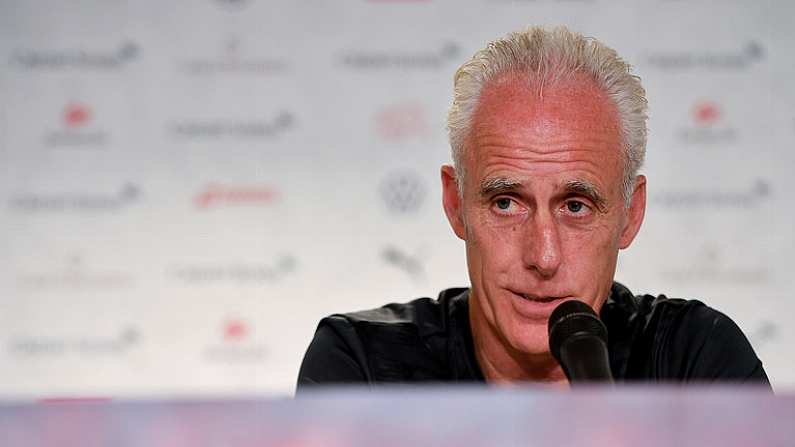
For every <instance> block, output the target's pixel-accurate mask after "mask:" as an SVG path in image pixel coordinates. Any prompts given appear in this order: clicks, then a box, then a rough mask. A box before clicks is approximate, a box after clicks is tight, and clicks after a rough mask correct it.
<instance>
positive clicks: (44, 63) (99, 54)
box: [10, 41, 140, 70]
mask: <svg viewBox="0 0 795 447" xmlns="http://www.w3.org/2000/svg"><path fill="white" fill-rule="evenodd" d="M139 53H140V49H139V47H138V45H137V44H136V43H135V42H132V41H127V42H123V43H122V44H120V45H119V46H117V47H116V48H111V49H107V50H93V49H92V50H89V49H84V48H74V49H59V50H35V49H19V50H15V51H13V52H12V53H11V58H10V64H11V65H12V66H16V67H19V68H22V69H27V70H67V69H75V70H119V69H122V68H124V67H125V66H126V65H127V64H128V63H130V62H132V61H134V60H135V59H137V58H138V55H139Z"/></svg>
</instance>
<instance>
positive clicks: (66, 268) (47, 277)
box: [17, 256, 134, 290]
mask: <svg viewBox="0 0 795 447" xmlns="http://www.w3.org/2000/svg"><path fill="white" fill-rule="evenodd" d="M133 283H134V281H133V278H132V276H130V275H129V274H128V273H127V272H124V271H118V270H113V269H108V268H103V267H95V266H88V265H86V262H85V260H84V259H83V258H82V257H80V256H72V257H70V258H69V259H67V260H66V262H65V263H64V264H63V265H61V266H59V267H57V268H55V269H51V270H40V271H34V272H23V273H21V274H19V275H18V277H17V284H18V286H19V287H20V288H22V289H27V290H49V289H56V290H58V289H60V290H75V289H77V290H98V289H101V290H108V289H124V288H128V287H131V286H132V285H133Z"/></svg>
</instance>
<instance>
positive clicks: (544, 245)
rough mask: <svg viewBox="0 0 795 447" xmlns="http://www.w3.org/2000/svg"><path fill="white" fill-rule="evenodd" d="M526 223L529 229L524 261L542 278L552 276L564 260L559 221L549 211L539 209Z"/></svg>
mask: <svg viewBox="0 0 795 447" xmlns="http://www.w3.org/2000/svg"><path fill="white" fill-rule="evenodd" d="M526 225H527V226H528V229H527V233H526V236H525V237H526V243H525V245H524V252H523V253H522V255H523V259H522V261H523V262H524V265H525V266H527V268H529V269H531V270H535V271H536V272H537V273H538V275H539V276H541V277H542V278H551V277H552V276H554V275H555V273H556V272H557V271H558V268H560V264H561V262H562V256H561V245H560V243H561V241H560V233H559V230H558V226H557V223H556V222H555V219H554V218H553V217H552V216H551V215H550V213H549V212H543V211H540V210H539V211H537V212H536V213H534V215H533V216H532V217H531V218H530V219H528V221H527V224H526Z"/></svg>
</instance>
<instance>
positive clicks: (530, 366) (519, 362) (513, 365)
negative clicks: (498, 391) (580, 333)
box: [469, 290, 569, 386]
mask: <svg viewBox="0 0 795 447" xmlns="http://www.w3.org/2000/svg"><path fill="white" fill-rule="evenodd" d="M474 293H475V292H474V290H470V296H469V325H470V328H471V330H472V340H473V344H474V349H475V357H476V358H477V361H478V364H479V365H480V370H481V371H482V372H483V376H484V377H485V378H486V381H487V382H491V383H500V384H505V383H514V382H540V383H548V384H559V385H565V386H567V385H568V383H569V381H568V379H567V378H566V374H565V373H564V372H563V368H562V367H561V366H560V364H559V363H558V361H557V360H555V358H554V357H553V356H552V354H551V353H549V352H546V353H542V354H529V353H526V352H521V351H519V350H516V349H514V348H513V347H511V346H510V345H509V344H508V342H507V340H505V339H504V338H502V337H500V335H499V334H498V333H497V331H496V328H494V327H493V326H492V325H490V324H489V323H488V322H487V321H486V320H485V319H484V318H482V315H483V312H482V310H481V309H480V307H479V306H480V304H479V300H478V299H476V297H475V296H474Z"/></svg>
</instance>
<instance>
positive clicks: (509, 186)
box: [480, 177, 522, 196]
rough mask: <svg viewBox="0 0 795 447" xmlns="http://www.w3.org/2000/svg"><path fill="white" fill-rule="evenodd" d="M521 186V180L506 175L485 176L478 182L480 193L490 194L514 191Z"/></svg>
mask: <svg viewBox="0 0 795 447" xmlns="http://www.w3.org/2000/svg"><path fill="white" fill-rule="evenodd" d="M521 187H522V182H520V181H518V180H512V179H509V178H507V177H492V178H486V179H483V181H482V182H481V183H480V195H481V196H490V195H492V194H501V193H506V192H510V191H516V190H517V189H519V188H521Z"/></svg>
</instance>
